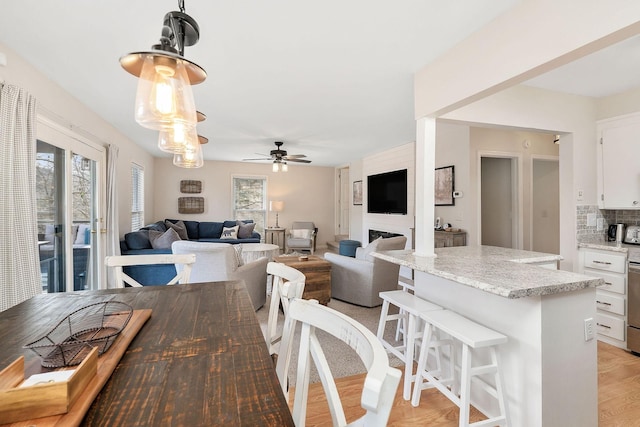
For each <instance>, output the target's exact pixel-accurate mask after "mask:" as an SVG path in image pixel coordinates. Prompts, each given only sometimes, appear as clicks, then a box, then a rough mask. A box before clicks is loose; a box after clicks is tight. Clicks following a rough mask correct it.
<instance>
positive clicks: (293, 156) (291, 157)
mask: <svg viewBox="0 0 640 427" xmlns="http://www.w3.org/2000/svg"><path fill="white" fill-rule="evenodd" d="M301 157H307V156H306V155H304V154H287V155H286V156H284V157H283V158H285V159H299V158H301Z"/></svg>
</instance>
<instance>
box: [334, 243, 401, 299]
mask: <svg viewBox="0 0 640 427" xmlns="http://www.w3.org/2000/svg"><path fill="white" fill-rule="evenodd" d="M406 243H407V238H406V237H405V236H397V237H390V238H387V239H382V238H380V239H376V240H374V241H373V242H371V243H369V244H368V245H367V246H366V247H365V248H357V249H356V257H355V258H352V257H348V256H344V255H338V254H334V253H331V252H327V253H326V254H325V255H324V258H325V259H326V260H327V261H329V262H330V263H331V297H332V298H336V299H339V300H342V301H346V302H349V303H352V304H357V305H361V306H364V307H377V306H379V305H381V304H382V300H381V299H380V297H379V296H378V294H379V293H380V292H382V291H391V290H396V289H398V275H399V274H400V266H399V265H398V264H393V263H390V262H388V261H384V260H381V259H379V258H374V257H373V256H371V252H376V251H389V250H396V249H404V248H405V245H406Z"/></svg>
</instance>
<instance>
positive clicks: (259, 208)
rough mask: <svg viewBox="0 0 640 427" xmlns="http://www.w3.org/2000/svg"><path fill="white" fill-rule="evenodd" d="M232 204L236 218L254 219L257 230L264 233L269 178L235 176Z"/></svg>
mask: <svg viewBox="0 0 640 427" xmlns="http://www.w3.org/2000/svg"><path fill="white" fill-rule="evenodd" d="M232 197H233V200H232V206H233V217H234V219H240V220H245V219H252V220H253V222H255V223H256V227H255V230H256V231H257V232H258V233H260V234H262V235H264V228H265V224H266V218H267V178H266V177H257V176H252V177H251V176H250V177H247V176H242V177H240V176H234V177H233V192H232Z"/></svg>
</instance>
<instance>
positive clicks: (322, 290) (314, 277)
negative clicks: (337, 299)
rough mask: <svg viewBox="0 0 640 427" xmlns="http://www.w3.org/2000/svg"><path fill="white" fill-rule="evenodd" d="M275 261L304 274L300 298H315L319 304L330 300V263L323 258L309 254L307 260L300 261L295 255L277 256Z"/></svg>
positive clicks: (325, 303) (324, 303)
mask: <svg viewBox="0 0 640 427" xmlns="http://www.w3.org/2000/svg"><path fill="white" fill-rule="evenodd" d="M275 261H276V262H280V263H282V264H285V265H288V266H289V267H293V268H295V269H296V270H298V271H300V272H302V274H304V275H305V277H306V280H305V282H304V292H303V294H302V298H304V299H317V300H318V302H319V303H320V304H323V305H327V304H328V303H329V301H330V300H331V263H330V262H329V261H327V260H325V259H324V258H321V257H319V256H315V255H309V259H308V260H307V261H300V260H299V259H298V257H297V256H279V257H277V258H276V259H275Z"/></svg>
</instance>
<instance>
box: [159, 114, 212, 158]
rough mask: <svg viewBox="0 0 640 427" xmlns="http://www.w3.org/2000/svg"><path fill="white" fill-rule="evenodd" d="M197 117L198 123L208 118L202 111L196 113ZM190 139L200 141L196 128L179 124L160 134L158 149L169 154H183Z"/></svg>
mask: <svg viewBox="0 0 640 427" xmlns="http://www.w3.org/2000/svg"><path fill="white" fill-rule="evenodd" d="M196 117H197V121H198V122H202V121H204V120H205V119H206V118H207V116H205V115H204V114H203V113H201V112H200V111H196ZM189 139H191V140H195V139H199V135H198V133H197V132H196V128H195V126H190V125H184V124H183V123H180V122H178V123H176V124H174V125H173V126H172V127H170V128H169V129H166V130H161V131H160V132H159V135H158V148H159V149H161V150H162V151H164V152H167V153H181V152H183V151H184V149H185V146H186V145H187V144H188V142H187V141H188V140H189ZM207 141H208V140H207Z"/></svg>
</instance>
